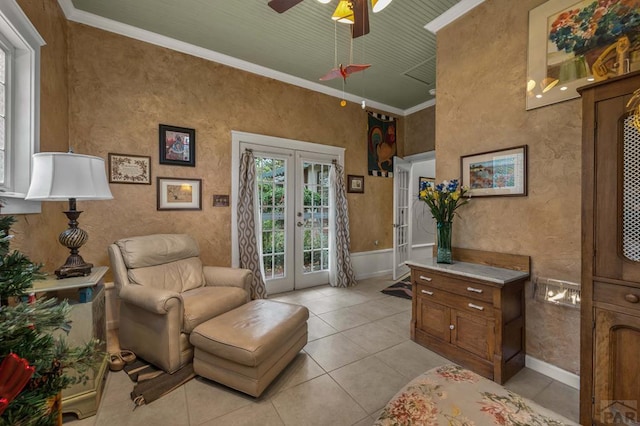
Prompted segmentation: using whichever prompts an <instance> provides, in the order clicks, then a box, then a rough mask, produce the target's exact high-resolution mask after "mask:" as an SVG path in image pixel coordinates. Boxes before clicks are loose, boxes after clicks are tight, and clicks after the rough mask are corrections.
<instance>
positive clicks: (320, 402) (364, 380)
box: [64, 277, 579, 426]
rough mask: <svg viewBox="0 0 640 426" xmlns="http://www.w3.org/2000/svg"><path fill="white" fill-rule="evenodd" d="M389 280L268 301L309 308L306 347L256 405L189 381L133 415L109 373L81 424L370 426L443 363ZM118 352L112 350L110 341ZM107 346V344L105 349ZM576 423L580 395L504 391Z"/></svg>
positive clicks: (529, 382) (525, 381) (536, 377)
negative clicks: (415, 337) (412, 334)
mask: <svg viewBox="0 0 640 426" xmlns="http://www.w3.org/2000/svg"><path fill="white" fill-rule="evenodd" d="M390 284H391V280H390V279H389V278H388V277H384V278H371V279H366V280H362V281H360V283H359V285H358V286H356V287H353V288H349V289H337V288H332V287H328V286H324V287H316V288H312V289H307V290H301V291H296V292H291V293H286V294H279V295H275V296H274V297H272V299H274V300H281V301H285V302H290V303H299V304H302V305H305V306H306V307H307V308H309V311H310V316H311V317H310V319H309V323H308V325H309V343H307V345H306V346H305V348H304V350H303V351H302V352H300V354H299V355H298V356H297V357H296V358H295V359H294V361H293V362H292V363H291V364H290V365H289V366H288V367H287V368H286V369H285V370H284V371H283V373H282V374H281V375H280V376H279V377H278V378H277V379H276V380H275V381H274V382H273V383H272V384H271V385H270V386H269V388H268V389H267V391H266V392H265V394H263V396H262V397H261V398H260V399H254V398H252V397H249V396H246V395H244V394H242V393H239V392H236V391H234V390H231V389H229V388H226V387H224V386H222V385H219V384H217V383H214V382H211V381H208V380H205V379H201V378H196V379H194V380H191V381H189V382H188V383H186V384H185V385H183V386H181V387H180V388H178V389H177V390H175V391H173V392H171V393H170V394H168V395H165V396H164V397H162V398H160V399H159V400H157V401H154V402H152V403H150V404H148V405H145V406H142V407H138V408H136V409H135V410H134V404H133V402H132V401H131V399H130V397H129V393H130V392H131V390H132V388H133V383H132V382H131V381H130V380H129V378H128V377H127V375H126V374H125V373H124V372H118V373H109V376H108V378H107V383H106V386H105V391H104V395H103V398H102V402H101V405H100V408H99V410H98V414H97V415H96V416H93V417H90V418H87V419H83V420H77V419H76V418H75V417H74V416H72V415H66V416H65V418H64V420H65V423H69V424H70V425H73V426H85V425H100V426H102V425H135V426H145V425H154V426H155V425H159V426H162V425H171V426H178V425H185V426H186V425H205V426H208V425H225V426H226V425H260V426H265V425H292V426H301V425H305V426H306V425H332V426H334V425H357V426H360V425H362V426H364V425H371V424H372V423H373V421H374V420H375V419H376V418H377V416H378V414H379V412H380V410H381V409H382V408H383V406H384V405H385V404H386V403H387V401H388V400H389V399H390V398H391V397H392V396H393V395H394V394H395V393H396V392H397V391H398V390H399V389H400V388H401V387H403V386H404V385H405V384H406V383H407V382H409V380H411V379H413V378H414V377H416V376H418V375H419V374H421V373H423V372H424V371H426V370H428V369H431V368H433V367H436V366H438V365H442V364H444V363H447V362H448V361H447V360H446V359H445V358H442V357H441V356H439V355H437V354H435V353H433V352H431V351H429V350H427V349H425V348H423V347H422V346H420V345H418V344H416V343H414V342H413V341H411V340H410V338H409V322H410V318H411V301H409V300H405V299H401V298H397V297H392V296H386V295H384V294H382V293H381V292H380V290H381V289H383V288H385V287H387V286H388V285H390ZM115 344H116V345H117V342H115ZM109 345H110V346H111V345H114V342H113V341H110V342H109ZM505 386H506V387H507V388H508V389H511V390H513V391H514V392H517V393H519V394H520V395H522V396H524V397H527V398H530V399H532V400H534V401H536V402H537V403H539V404H540V405H542V406H544V407H547V408H549V409H551V410H553V411H556V412H558V413H560V414H562V415H564V416H566V417H568V418H570V419H572V420H574V421H578V405H579V403H578V396H579V395H578V394H579V393H578V391H577V390H576V389H573V388H571V387H569V386H566V385H564V384H562V383H560V382H557V381H555V380H553V379H551V378H549V377H547V376H544V375H542V374H540V373H537V372H535V371H533V370H530V369H527V368H525V369H524V370H522V371H521V372H520V373H518V374H517V375H516V376H515V377H513V378H512V379H511V380H510V381H509V382H507V384H506V385H505Z"/></svg>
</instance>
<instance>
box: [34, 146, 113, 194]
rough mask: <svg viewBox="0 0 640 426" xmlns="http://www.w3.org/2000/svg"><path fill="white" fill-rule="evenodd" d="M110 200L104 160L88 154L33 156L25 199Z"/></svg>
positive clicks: (50, 153) (58, 153)
mask: <svg viewBox="0 0 640 426" xmlns="http://www.w3.org/2000/svg"><path fill="white" fill-rule="evenodd" d="M69 198H75V199H78V200H110V199H112V198H113V195H111V191H110V190H109V184H108V183H107V176H106V173H105V166H104V160H103V159H102V158H99V157H93V156H90V155H81V154H72V153H66V152H42V153H39V154H34V155H33V172H32V174H31V185H30V186H29V191H28V193H27V196H26V197H25V199H26V200H36V201H37V200H40V201H61V200H68V199H69Z"/></svg>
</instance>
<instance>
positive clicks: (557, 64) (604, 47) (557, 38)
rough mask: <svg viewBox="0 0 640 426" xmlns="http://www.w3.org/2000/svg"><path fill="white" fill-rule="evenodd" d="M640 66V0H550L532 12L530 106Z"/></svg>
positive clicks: (569, 94)
mask: <svg viewBox="0 0 640 426" xmlns="http://www.w3.org/2000/svg"><path fill="white" fill-rule="evenodd" d="M638 69H640V0H608V1H606V2H602V1H596V0H580V1H576V0H552V1H548V2H546V3H544V4H542V5H540V6H538V7H537V8H535V9H533V10H531V11H530V12H529V52H528V62H527V109H533V108H538V107H541V106H545V105H550V104H553V103H556V102H560V101H565V100H567V99H572V98H577V97H578V96H579V95H578V92H577V91H576V89H577V88H578V87H580V86H584V85H585V84H588V82H590V81H596V80H603V79H606V78H609V77H610V76H614V75H620V74H623V73H626V72H629V71H635V70H638Z"/></svg>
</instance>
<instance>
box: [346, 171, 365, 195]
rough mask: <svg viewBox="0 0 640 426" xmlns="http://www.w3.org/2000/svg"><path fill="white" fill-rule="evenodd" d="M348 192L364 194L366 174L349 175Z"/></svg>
mask: <svg viewBox="0 0 640 426" xmlns="http://www.w3.org/2000/svg"><path fill="white" fill-rule="evenodd" d="M347 192H354V193H356V194H364V176H355V175H348V176H347Z"/></svg>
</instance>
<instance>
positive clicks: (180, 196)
mask: <svg viewBox="0 0 640 426" xmlns="http://www.w3.org/2000/svg"><path fill="white" fill-rule="evenodd" d="M158 210H202V179H184V178H170V177H159V178H158Z"/></svg>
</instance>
